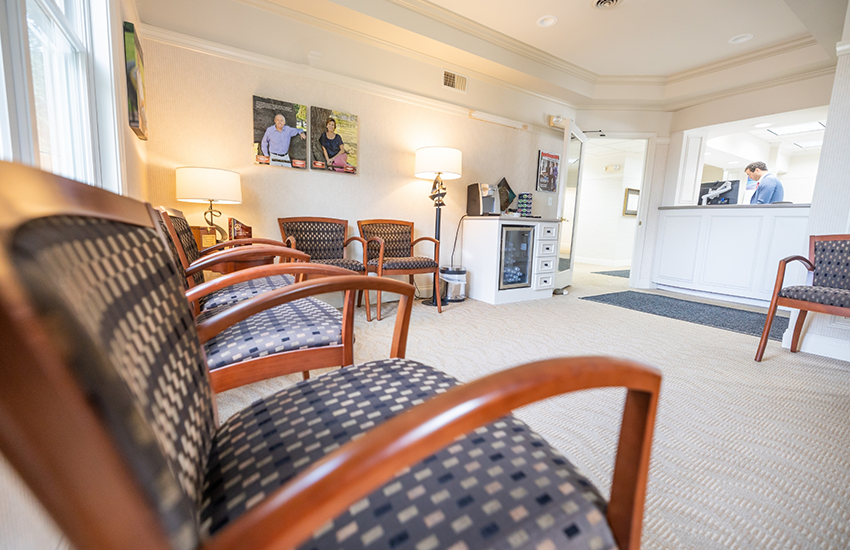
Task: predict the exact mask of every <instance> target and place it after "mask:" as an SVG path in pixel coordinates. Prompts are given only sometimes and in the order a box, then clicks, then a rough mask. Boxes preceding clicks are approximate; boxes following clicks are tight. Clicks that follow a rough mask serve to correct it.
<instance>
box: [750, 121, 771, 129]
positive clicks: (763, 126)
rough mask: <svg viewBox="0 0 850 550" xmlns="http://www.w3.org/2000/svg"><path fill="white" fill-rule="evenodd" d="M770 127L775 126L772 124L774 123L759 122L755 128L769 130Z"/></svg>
mask: <svg viewBox="0 0 850 550" xmlns="http://www.w3.org/2000/svg"><path fill="white" fill-rule="evenodd" d="M770 126H773V123H772V122H759V123H758V124H756V125H755V126H754V127H755V128H768V127H770Z"/></svg>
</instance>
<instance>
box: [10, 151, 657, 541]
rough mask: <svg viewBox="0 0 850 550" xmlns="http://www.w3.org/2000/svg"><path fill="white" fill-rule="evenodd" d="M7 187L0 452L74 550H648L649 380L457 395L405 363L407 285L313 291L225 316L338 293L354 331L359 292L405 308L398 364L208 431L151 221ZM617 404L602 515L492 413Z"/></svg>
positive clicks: (503, 387) (652, 400)
mask: <svg viewBox="0 0 850 550" xmlns="http://www.w3.org/2000/svg"><path fill="white" fill-rule="evenodd" d="M0 179H1V180H2V181H4V182H7V183H8V182H10V181H11V182H15V185H5V186H0V243H2V244H0V452H2V453H3V455H4V457H5V458H7V459H8V460H9V462H10V463H11V464H12V466H13V467H14V468H15V469H17V470H18V472H19V473H20V474H21V477H22V478H23V479H24V480H25V481H26V482H27V484H28V485H29V486H30V487H31V489H32V490H33V492H34V493H35V495H36V496H37V497H38V498H39V499H40V500H41V502H42V504H43V505H44V507H45V509H46V510H47V511H48V512H49V513H50V514H51V515H52V516H53V518H54V520H55V521H56V523H57V525H59V527H60V528H61V529H62V530H63V531H64V533H65V535H66V536H67V537H68V539H69V540H70V542H71V543H72V544H73V545H74V546H75V547H77V548H86V549H89V550H106V549H115V548H128V549H130V548H144V549H150V550H160V549H162V550H165V549H172V550H174V549H176V550H194V549H200V548H204V549H205V550H225V549H233V548H248V549H271V548H294V547H296V546H298V545H300V546H299V548H301V549H303V550H310V549H324V548H328V549H330V548H333V549H338V548H339V547H345V548H370V549H372V548H377V547H382V548H388V547H390V548H394V549H397V550H413V549H417V550H422V549H424V548H430V549H446V548H453V549H460V548H468V549H478V548H490V547H492V548H515V549H541V548H613V547H614V545H615V543H616V544H617V545H618V546H619V548H621V549H625V550H630V549H636V548H638V547H639V546H640V534H641V525H642V518H643V506H644V501H645V490H646V478H647V472H648V467H649V458H650V448H651V442H652V435H653V430H654V421H655V412H656V408H657V399H658V392H659V388H660V381H661V376H660V374H659V372H658V371H657V370H655V369H653V368H650V367H645V366H641V365H638V364H635V363H631V362H628V361H623V360H615V359H608V358H572V359H552V360H548V361H543V362H540V363H534V364H530V365H525V366H522V367H518V368H515V369H509V370H505V371H501V372H499V373H497V374H495V375H492V376H490V377H487V378H484V379H481V380H478V381H475V382H472V383H469V384H467V385H462V386H457V382H456V381H455V380H453V379H452V378H451V377H449V376H448V375H446V374H444V373H442V372H440V371H438V370H435V369H433V368H430V367H427V366H425V365H423V364H421V363H418V362H416V361H411V360H407V359H404V355H405V344H406V341H407V335H408V331H407V329H408V323H409V320H410V311H411V302H412V298H413V287H412V286H410V285H407V284H406V283H402V282H400V281H394V280H389V279H382V278H376V277H360V276H356V275H349V276H344V277H333V278H331V277H327V278H323V279H319V280H308V281H304V282H300V283H297V284H294V285H290V286H288V287H286V288H282V289H278V290H275V291H272V292H270V293H266V294H264V295H262V296H258V297H257V298H254V299H252V300H250V301H246V302H243V304H242V305H240V306H239V308H231V309H230V310H228V312H230V313H231V314H232V312H233V311H234V310H235V309H245V310H249V311H247V312H246V313H249V314H250V312H251V311H253V310H256V309H261V308H264V307H270V306H275V305H278V304H280V303H285V302H288V301H292V300H297V299H301V298H303V297H305V296H308V295H311V294H313V293H316V292H336V291H339V290H340V289H346V290H347V294H346V308H347V311H348V312H350V311H352V309H351V308H352V307H353V303H354V292H355V291H357V290H360V289H365V288H370V289H373V290H383V291H388V292H393V293H397V294H399V296H400V301H399V306H398V314H397V316H396V329H395V332H394V337H393V343H392V349H391V352H390V359H386V360H381V361H375V362H371V363H366V364H362V365H357V366H351V367H347V368H344V369H341V370H338V371H333V372H331V373H328V374H326V375H323V376H320V377H318V378H314V379H311V380H306V381H303V382H300V383H298V384H296V385H294V386H291V387H289V388H286V389H283V390H281V391H280V392H278V393H276V394H274V395H271V396H268V397H266V398H264V399H261V400H259V401H257V402H255V403H253V404H252V405H251V406H249V407H248V408H246V409H245V410H243V411H241V412H239V413H236V414H235V415H234V416H232V417H231V418H229V419H227V420H226V421H225V422H224V423H222V424H220V423H219V422H218V419H217V413H216V404H215V398H214V395H213V390H212V388H211V387H210V382H209V377H208V375H207V369H206V365H205V358H204V354H203V352H202V349H201V348H200V346H199V343H198V331H196V329H195V324H194V323H193V322H192V311H191V309H190V307H189V304H188V302H187V301H186V300H185V299H184V297H183V283H182V281H181V276H182V274H181V273H180V272H179V271H178V270H177V269H176V267H175V265H174V263H173V262H172V261H171V259H170V257H169V252H168V250H167V246H166V244H165V243H164V242H163V240H162V239H161V238H160V237H159V236H158V235H157V231H156V227H157V225H156V223H155V222H154V221H152V218H151V217H150V215H149V213H150V211H149V207H148V206H147V205H145V204H142V203H139V202H137V201H133V200H131V199H127V198H123V197H120V196H117V195H113V194H111V193H108V192H105V191H102V190H99V189H95V188H91V187H87V186H83V185H81V184H75V183H74V182H70V181H68V180H64V179H62V178H59V177H57V176H53V175H48V174H45V173H42V172H38V171H36V170H33V169H31V168H25V167H22V166H18V165H11V164H8V163H0ZM69 186H74V188H73V189H72V190H70V191H69V189H68V187H69ZM200 330H201V331H203V328H201V329H200ZM455 386H457V387H455ZM612 386H625V387H627V388H628V393H627V395H626V399H625V406H624V410H623V419H622V428H621V434H620V443H619V446H618V450H617V457H616V462H615V466H614V474H613V481H612V487H611V498H610V501H609V502H608V503H607V504H606V503H605V502H604V501H603V499H602V497H601V496H600V494H599V492H598V491H597V490H596V489H595V488H594V487H593V486H592V485H591V484H590V483H589V482H588V481H587V480H586V478H584V477H583V476H582V475H581V474H580V473H578V472H577V471H576V470H575V468H574V467H573V466H572V465H571V464H570V463H569V462H568V461H567V460H566V459H565V458H564V457H563V456H561V455H560V454H559V453H558V452H557V451H556V450H554V449H553V448H552V447H550V446H549V445H548V444H547V443H546V442H545V441H544V440H543V439H542V438H541V437H540V436H538V435H536V434H535V433H534V432H532V431H531V430H530V429H529V427H528V426H527V425H525V424H523V423H522V422H520V421H518V420H516V419H515V418H513V417H511V416H504V415H505V414H506V413H507V412H508V410H509V409H510V408H512V407H521V406H523V405H525V404H528V403H531V402H533V401H536V400H539V399H545V398H547V397H550V396H553V395H557V394H560V393H564V392H568V391H577V390H583V389H588V388H591V387H612Z"/></svg>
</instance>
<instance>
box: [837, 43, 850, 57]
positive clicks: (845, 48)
mask: <svg viewBox="0 0 850 550" xmlns="http://www.w3.org/2000/svg"><path fill="white" fill-rule="evenodd" d="M835 53H836V54H838V55H839V56H841V55H847V54H848V53H850V40H845V41H843V42H839V43H838V44H836V45H835Z"/></svg>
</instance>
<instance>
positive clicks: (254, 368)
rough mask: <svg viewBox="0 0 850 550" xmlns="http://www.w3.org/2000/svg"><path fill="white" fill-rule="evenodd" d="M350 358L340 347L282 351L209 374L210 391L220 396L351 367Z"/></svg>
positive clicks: (228, 366)
mask: <svg viewBox="0 0 850 550" xmlns="http://www.w3.org/2000/svg"><path fill="white" fill-rule="evenodd" d="M349 349H350V346H349ZM349 355H350V354H347V353H346V347H345V345H343V344H339V345H335V346H325V347H321V348H310V349H296V350H291V351H284V352H279V353H274V354H272V355H266V356H264V357H257V358H255V359H246V360H244V361H240V362H239V363H234V364H232V365H227V366H226V367H220V368H217V369H215V370H212V371H210V382H211V383H212V388H213V391H215V393H221V392H223V391H227V390H230V389H233V388H238V387H240V386H244V385H245V384H252V383H254V382H259V381H261V380H268V379H269V378H275V377H277V376H283V375H284V374H292V373H295V372H305V371H306V372H309V371H311V370H313V369H325V368H330V367H344V366H347V365H350V364H352V362H347V361H346V358H347V356H349Z"/></svg>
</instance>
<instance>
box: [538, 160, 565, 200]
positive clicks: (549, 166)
mask: <svg viewBox="0 0 850 550" xmlns="http://www.w3.org/2000/svg"><path fill="white" fill-rule="evenodd" d="M560 164H561V156H560V155H558V154H557V153H549V152H546V151H540V152H538V154H537V191H546V192H549V193H554V192H556V191H557V190H558V170H559V168H560Z"/></svg>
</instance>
